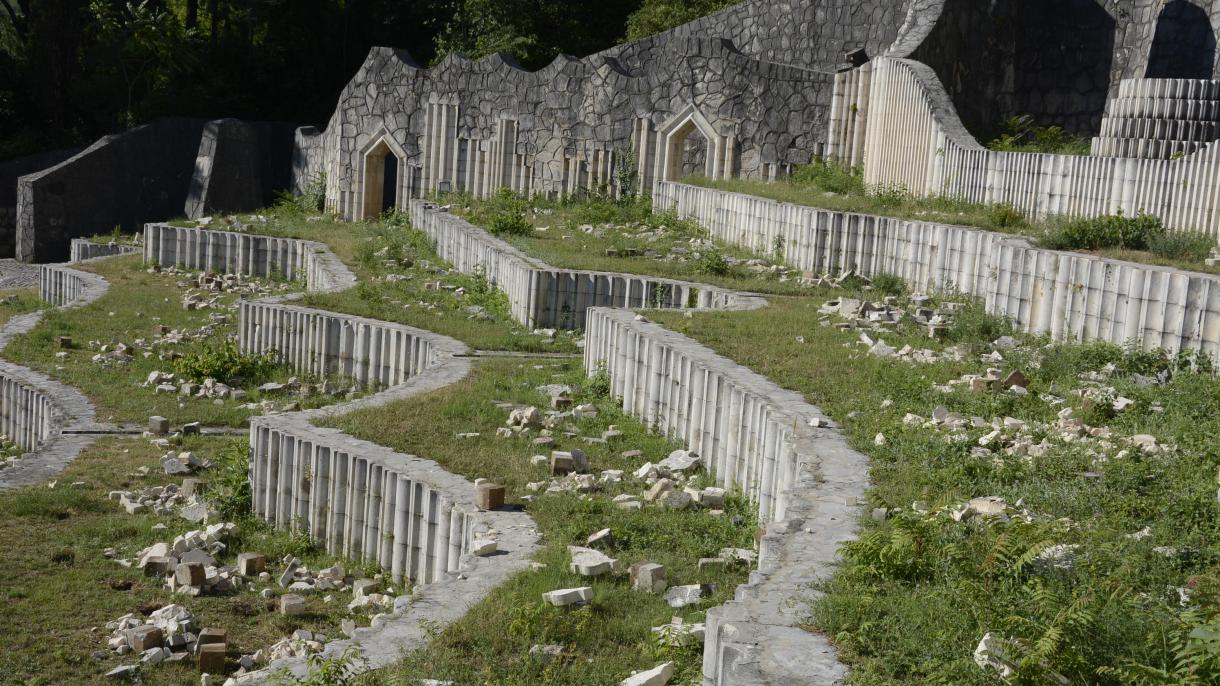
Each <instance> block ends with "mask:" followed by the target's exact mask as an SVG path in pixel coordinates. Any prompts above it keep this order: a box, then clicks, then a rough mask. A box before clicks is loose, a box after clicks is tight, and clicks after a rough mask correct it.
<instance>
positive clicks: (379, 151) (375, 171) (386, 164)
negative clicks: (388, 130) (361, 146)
mask: <svg viewBox="0 0 1220 686" xmlns="http://www.w3.org/2000/svg"><path fill="white" fill-rule="evenodd" d="M405 157H406V156H405V155H404V154H403V153H402V150H401V149H398V146H397V145H391V143H390V139H388V138H385V137H383V138H381V139H380V140H378V141H377V142H376V143H375V144H374V145H373V146H372V147H371V148H369V149H368V151H367V152H365V153H364V159H363V164H362V166H363V172H362V174H361V186H362V189H363V194H364V203H363V206H362V208H361V213H360V218H361V219H376V218H378V217H380V216H381V215H382V213H384V212H385V211H386V210H391V209H394V208H396V207H398V206H399V202H400V199H401V195H402V184H401V182H400V180H401V178H402V176H403V174H402V169H403V164H404V159H405Z"/></svg>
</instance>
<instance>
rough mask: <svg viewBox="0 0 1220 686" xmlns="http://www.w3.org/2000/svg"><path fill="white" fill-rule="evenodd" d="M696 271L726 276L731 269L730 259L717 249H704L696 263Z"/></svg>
mask: <svg viewBox="0 0 1220 686" xmlns="http://www.w3.org/2000/svg"><path fill="white" fill-rule="evenodd" d="M694 267H695V272H696V273H698V274H709V275H711V276H725V275H727V274H728V273H729V271H731V269H730V267H729V263H728V260H725V259H724V255H721V254H720V252H719V251H716V250H704V251H703V252H702V253H700V254H699V259H698V260H695V263H694Z"/></svg>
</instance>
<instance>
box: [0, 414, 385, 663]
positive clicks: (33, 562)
mask: <svg viewBox="0 0 1220 686" xmlns="http://www.w3.org/2000/svg"><path fill="white" fill-rule="evenodd" d="M182 449H186V450H191V451H193V452H195V453H196V454H199V455H201V456H203V457H208V458H213V459H216V460H219V461H221V462H222V463H224V464H226V466H222V467H219V468H217V469H216V470H213V471H212V472H204V473H202V476H203V478H205V479H209V480H220V481H223V480H224V479H225V476H224V472H225V470H226V469H234V468H236V469H238V470H240V472H241V474H242V476H243V478H244V475H245V467H246V461H245V453H246V449H245V441H244V439H239V440H237V441H232V440H227V439H200V438H195V439H191V440H188V441H187V442H186V443H184V444H183V446H182ZM226 454H228V455H229V456H230V457H229V459H228V460H227V461H226V459H225V455H226ZM234 455H235V456H236V457H235V458H234V457H233V456H234ZM159 457H160V451H158V450H157V449H156V448H154V447H153V446H152V445H151V444H150V443H149V442H148V441H145V440H139V439H125V438H104V439H100V440H98V441H97V442H96V443H94V444H93V446H91V447H90V448H88V449H87V450H85V451H84V452H83V453H82V454H81V455H80V456H79V457H78V458H77V459H76V461H75V462H73V463H72V465H70V466H69V467H68V468H67V469H66V470H65V471H64V472H63V473H62V474H60V475H59V477H58V478H57V483H56V486H55V488H53V489H52V488H48V486H47V485H46V484H40V485H37V486H31V487H28V488H22V489H18V490H13V491H6V492H0V546H3V548H4V549H5V550H6V572H5V581H4V583H3V584H2V585H0V602H2V603H3V605H4V613H3V614H4V619H5V623H6V624H7V625H8V628H7V629H6V630H5V631H0V684H5V685H6V686H7V685H9V684H12V685H14V686H15V685H16V684H27V685H43V684H45V685H48V686H50V685H59V684H103V683H113V682H112V681H108V680H106V679H104V678H103V675H104V674H105V673H106V672H107V671H108V670H110V669H113V668H114V667H116V666H118V665H120V664H128V663H132V662H135V661H136V658H138V656H135V657H133V656H130V655H128V656H126V657H119V656H116V655H114V654H113V653H111V652H110V651H109V650H108V649H107V646H106V640H107V639H108V638H109V632H108V631H106V629H105V624H106V622H109V621H112V620H115V619H118V618H119V617H121V616H122V615H124V614H127V613H132V612H137V613H138V612H140V610H141V608H142V607H152V606H153V605H152V604H169V603H178V604H180V605H184V606H186V607H187V608H188V609H190V610H191V611H192V612H193V613H195V615H196V617H197V618H198V621H199V622H200V626H201V627H218V628H222V629H225V630H226V631H227V632H228V640H229V651H228V659H227V663H228V669H229V670H235V669H237V664H236V662H237V659H238V657H239V656H240V655H241V654H245V653H252V652H254V651H256V650H258V649H260V648H264V647H267V646H270V645H271V644H272V643H274V642H275V641H277V640H279V639H280V638H283V637H285V636H288V635H290V634H291V633H292V632H293V631H294V630H296V629H298V628H304V629H309V630H313V631H322V632H324V633H326V634H328V635H335V636H338V635H340V632H339V620H340V618H341V617H344V616H346V614H347V612H346V600H347V599H350V598H345V595H346V594H340V593H336V594H335V595H336V599H335V602H332V603H329V604H328V603H324V602H323V601H322V599H321V595H322V594H318V595H315V596H309V597H308V599H307V610H308V611H307V612H306V614H304V615H301V616H298V617H291V618H290V617H282V616H280V615H279V614H278V613H277V612H276V611H275V607H276V604H277V603H278V599H276V598H272V599H263V598H260V597H259V596H258V595H257V594H256V593H254V592H251V591H241V592H240V594H239V595H234V596H207V595H204V596H198V597H194V598H192V597H188V596H185V595H182V594H173V593H170V592H169V591H167V590H165V588H164V586H163V583H162V581H161V580H160V579H153V578H146V577H144V575H143V574H142V573H141V571H140V570H139V569H138V568H136V567H134V566H133V567H130V568H128V567H123V566H121V565H119V564H118V563H117V562H115V561H114V560H110V559H107V558H105V557H104V556H103V555H102V551H103V550H104V549H105V548H109V547H114V548H116V549H117V552H118V553H119V556H120V557H124V558H129V559H132V558H134V557H135V556H136V555H137V554H138V553H139V551H140V550H141V549H142V548H144V547H147V546H149V545H152V544H153V543H156V542H158V541H166V542H168V541H172V540H173V538H174V536H177V535H179V534H181V533H184V532H186V531H189V530H191V529H197V528H201V525H198V524H190V523H188V522H187V521H186V520H183V519H180V518H177V517H158V516H156V515H153V514H147V513H139V514H135V515H129V514H127V513H126V512H124V511H123V509H122V508H121V507H119V505H118V503H116V502H113V501H111V500H109V499H108V498H107V493H108V491H110V490H113V489H120V488H122V489H135V488H145V487H149V486H156V485H163V484H166V483H170V482H171V479H170V478H169V477H167V476H165V475H164V474H162V473H161V470H160V469H159V465H158V458H159ZM234 465H236V466H235V467H234ZM142 466H147V467H151V471H150V473H149V474H148V475H147V476H143V477H140V476H136V475H134V472H135V470H136V469H137V468H138V467H142ZM78 482H80V485H73V484H76V483H78ZM248 512H249V510H248V509H247V510H244V511H243V513H242V516H241V517H240V518H237V519H228V520H226V521H235V522H237V523H238V524H239V527H240V533H239V535H238V537H237V538H235V539H230V540H229V542H228V543H229V549H228V551H227V553H226V554H225V555H224V556H222V557H220V558H219V559H220V560H221V561H223V562H228V563H232V560H233V559H234V558H235V557H236V555H237V553H240V552H245V551H252V552H260V553H263V554H265V555H267V557H268V560H269V562H270V563H271V564H275V562H276V560H278V559H279V558H281V557H282V556H284V555H287V554H290V553H291V554H293V555H296V556H298V557H299V558H301V560H302V561H303V562H304V563H305V564H306V565H307V566H309V567H310V568H321V567H326V566H329V565H331V564H334V563H335V562H336V561H337V560H336V558H334V557H330V556H327V555H324V554H321V553H319V552H318V551H317V550H316V549H315V548H314V547H313V546H312V545H311V544H310V543H309V542H308V541H307V540H306V539H304V538H302V537H299V536H294V535H292V534H289V533H287V532H283V531H275V530H272V529H270V528H268V527H267V526H266V525H264V524H263V523H262V522H260V521H258V520H256V519H254V518H253V517H249V516H248V515H246V514H245V513H248ZM158 523H163V524H165V525H166V526H167V527H168V528H167V529H165V530H164V531H160V532H156V531H153V530H152V526H153V525H154V524H158ZM346 564H347V565H348V566H349V568H351V566H352V565H353V563H351V562H347V563H346ZM355 568H358V569H359V568H361V567H359V565H356V566H355ZM126 584H130V585H131V587H130V588H129V589H127V590H115V588H114V586H118V587H119V588H122V587H123V586H125V585H126ZM262 587H263V586H261V585H260V588H262ZM271 588H272V589H273V590H274V591H275V593H276V594H277V595H278V594H279V593H280V592H281V591H280V589H279V587H278V586H275V585H272V586H271ZM95 627H96V628H97V629H96V630H95ZM96 651H101V652H100V653H99V655H100V659H99V657H95V656H94V653H95V652H96ZM140 678H141V683H144V684H147V685H149V686H155V685H162V684H164V685H166V686H169V685H171V684H172V685H175V686H176V685H178V684H184V683H198V681H199V676H198V670H197V669H196V668H195V667H194V665H193V664H192V661H191V660H189V659H188V660H186V661H184V662H182V663H176V664H172V663H166V664H162V665H159V666H155V667H145V668H144V669H142V670H141V672H140Z"/></svg>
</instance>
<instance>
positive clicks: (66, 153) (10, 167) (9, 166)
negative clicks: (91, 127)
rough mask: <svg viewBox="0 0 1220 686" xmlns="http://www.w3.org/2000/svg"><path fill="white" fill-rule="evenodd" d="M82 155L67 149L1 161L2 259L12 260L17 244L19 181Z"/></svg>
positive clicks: (0, 225)
mask: <svg viewBox="0 0 1220 686" xmlns="http://www.w3.org/2000/svg"><path fill="white" fill-rule="evenodd" d="M78 152H80V148H66V149H63V150H52V151H51V152H43V153H38V154H36V155H29V156H26V157H18V158H16V159H10V160H5V161H3V162H0V258H5V257H12V256H13V255H14V253H15V252H16V242H17V179H19V178H21V177H22V176H25V175H26V174H33V173H34V172H38V171H42V170H43V169H46V168H47V167H52V166H55V165H57V164H59V163H60V162H63V161H64V160H66V159H68V158H69V157H72V156H73V155H75V154H76V153H78Z"/></svg>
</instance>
